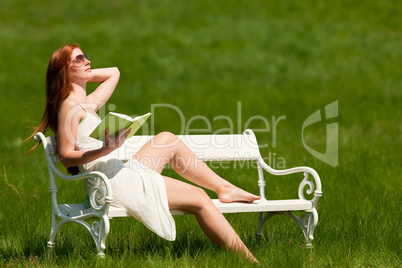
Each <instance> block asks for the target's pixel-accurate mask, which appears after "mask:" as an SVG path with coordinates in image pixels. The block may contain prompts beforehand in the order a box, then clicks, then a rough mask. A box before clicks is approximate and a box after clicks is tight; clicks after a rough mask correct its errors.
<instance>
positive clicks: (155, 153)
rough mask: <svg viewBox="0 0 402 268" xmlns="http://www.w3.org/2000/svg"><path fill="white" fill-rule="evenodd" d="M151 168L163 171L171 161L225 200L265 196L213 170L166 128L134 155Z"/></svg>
mask: <svg viewBox="0 0 402 268" xmlns="http://www.w3.org/2000/svg"><path fill="white" fill-rule="evenodd" d="M134 158H135V159H137V160H138V161H140V162H141V163H142V164H144V165H145V166H147V167H148V168H150V169H152V170H155V171H157V172H158V173H162V170H163V169H164V168H165V166H166V164H167V163H170V165H171V166H172V168H173V169H174V170H175V171H176V172H177V173H178V174H179V175H180V176H182V177H184V178H186V179H188V180H189V181H192V182H194V183H196V184H198V185H200V186H202V187H205V188H207V189H210V190H212V191H214V192H216V193H217V194H218V198H219V200H220V201H221V202H234V201H242V202H252V201H254V200H258V199H260V198H261V197H259V196H257V195H253V194H251V193H248V192H246V191H244V190H242V189H240V188H238V187H236V186H234V185H233V184H231V183H229V182H228V181H226V180H224V179H223V178H221V177H219V176H218V175H217V174H216V173H215V172H213V171H212V170H211V169H210V168H209V167H208V166H207V165H206V164H205V163H204V162H203V161H202V160H201V159H199V158H198V157H197V156H196V155H195V154H194V153H193V152H192V151H191V150H190V149H189V148H188V147H187V146H186V145H185V144H184V143H183V142H182V141H181V140H180V139H179V138H178V137H177V136H176V135H174V134H172V133H169V132H162V133H159V134H158V135H156V136H155V137H154V138H153V139H152V140H150V141H149V142H148V143H147V144H145V145H144V147H142V148H141V149H140V150H139V151H138V153H137V154H136V155H135V156H134Z"/></svg>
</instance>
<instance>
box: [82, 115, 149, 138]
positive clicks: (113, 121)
mask: <svg viewBox="0 0 402 268" xmlns="http://www.w3.org/2000/svg"><path fill="white" fill-rule="evenodd" d="M150 115H151V113H147V114H144V115H141V116H137V117H134V118H131V117H130V116H128V115H125V114H119V113H113V112H109V113H108V114H107V115H106V116H105V118H103V119H102V122H100V124H99V125H98V126H97V127H96V128H95V129H94V131H92V133H91V135H89V136H90V137H91V138H94V139H97V140H101V141H103V140H104V139H105V131H106V129H108V130H109V137H114V136H116V135H117V134H118V133H119V132H120V131H121V130H122V129H125V128H127V131H128V130H129V129H131V133H130V134H129V135H128V136H127V139H129V138H131V137H132V136H133V135H134V134H135V133H136V132H137V130H138V129H139V128H140V127H141V126H142V124H144V122H145V121H146V120H147V119H148V117H149V116H150Z"/></svg>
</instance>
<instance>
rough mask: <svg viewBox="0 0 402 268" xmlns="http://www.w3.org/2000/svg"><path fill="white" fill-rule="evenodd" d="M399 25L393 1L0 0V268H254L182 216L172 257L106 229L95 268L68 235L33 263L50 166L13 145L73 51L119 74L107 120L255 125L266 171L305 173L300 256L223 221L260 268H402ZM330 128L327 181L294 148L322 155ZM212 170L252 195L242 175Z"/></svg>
mask: <svg viewBox="0 0 402 268" xmlns="http://www.w3.org/2000/svg"><path fill="white" fill-rule="evenodd" d="M401 14H402V3H400V2H398V1H391V0H388V1H386V0H384V1H374V0H366V1H348V0H342V1H336V2H330V1H328V2H327V1H325V2H323V1H321V2H317V1H288V0H285V1H279V2H267V1H198V2H186V1H129V0H124V1H104V0H98V1H82V2H80V3H79V4H78V2H75V1H62V2H61V1H48V0H38V1H27V0H2V1H1V3H0V59H1V60H0V107H1V108H0V109H1V113H0V121H1V122H2V131H1V136H0V139H1V140H0V163H1V166H0V200H1V201H2V206H1V209H0V265H1V266H4V267H11V266H39V267H53V266H61V267H64V266H67V267H76V266H90V267H92V266H99V267H108V266H111V267H116V266H122V267H135V266H148V267H245V266H253V265H252V264H248V263H244V262H242V261H241V260H239V259H238V258H237V257H235V255H234V254H232V253H227V252H224V251H222V250H220V249H219V248H217V247H216V246H214V245H213V244H212V243H211V242H210V241H209V240H208V239H207V238H206V236H205V235H204V234H203V233H202V231H201V229H200V228H199V226H198V224H197V223H196V221H195V219H194V217H193V216H184V217H177V218H175V220H176V226H177V240H176V241H174V242H169V241H165V240H163V239H161V238H159V237H157V236H156V235H155V234H153V233H152V232H151V231H149V230H147V229H146V228H145V227H144V226H143V225H142V224H141V223H139V222H138V221H136V220H135V219H113V220H112V221H111V232H110V234H109V236H108V239H107V241H106V245H107V249H106V255H107V258H106V259H103V260H99V259H97V258H96V248H95V245H94V243H93V241H92V238H91V236H90V235H89V234H88V233H87V232H86V231H85V230H84V228H82V227H81V226H78V225H77V226H75V225H71V226H68V225H67V226H66V227H64V228H63V229H62V230H61V232H60V233H59V235H58V237H57V240H56V241H57V246H56V249H55V252H54V254H53V256H52V258H46V242H47V240H48V238H49V237H48V236H49V228H50V206H51V205H50V194H49V192H48V187H49V182H48V175H47V167H46V163H45V159H44V155H43V150H42V148H40V147H38V148H37V149H36V150H35V151H34V152H33V153H32V154H31V155H30V156H28V157H27V156H25V154H26V152H27V151H28V150H29V149H30V148H31V147H32V146H33V145H34V142H32V141H30V142H26V143H24V142H23V140H24V139H25V138H27V137H28V136H29V135H30V133H31V131H32V128H33V127H34V126H36V125H37V124H38V123H39V120H40V118H41V116H42V113H43V109H44V99H45V89H44V80H45V71H46V66H47V62H48V60H49V58H50V55H51V54H52V52H53V51H54V50H56V49H57V48H58V47H60V46H61V45H63V44H65V43H69V42H75V43H79V44H80V45H81V47H82V49H83V50H84V52H85V53H87V54H88V55H89V57H90V59H91V65H92V67H93V68H97V67H109V66H117V67H118V68H119V70H120V72H121V78H120V83H119V85H118V87H117V89H116V91H115V93H114V95H113V96H112V98H111V99H110V101H109V103H110V104H113V105H112V106H110V105H106V109H112V108H114V109H115V111H117V112H121V113H126V114H144V113H146V112H148V111H150V110H151V109H153V108H154V121H153V123H154V124H153V126H152V129H151V130H152V131H153V132H154V133H158V132H160V131H171V132H174V133H177V134H183V133H184V132H185V130H186V129H187V130H188V129H190V128H191V129H192V130H194V129H198V130H195V131H193V134H194V133H197V131H198V132H204V133H205V132H206V131H208V132H211V133H212V132H216V131H220V132H222V130H223V132H222V133H239V132H242V131H243V130H244V129H245V128H246V127H248V128H252V129H264V128H267V125H266V122H265V121H264V120H262V119H261V118H265V119H267V121H268V122H269V126H270V129H269V131H265V132H260V133H257V139H258V140H259V142H260V143H261V144H266V145H267V146H265V147H264V148H261V153H262V155H263V157H264V158H266V159H269V161H271V162H270V164H271V166H273V167H274V168H278V169H283V168H291V167H294V166H302V165H303V166H304V165H305V166H310V167H313V168H314V169H315V170H317V172H318V173H319V175H320V177H321V181H322V185H323V196H322V198H321V199H320V201H319V207H318V214H319V223H318V226H317V229H316V231H315V233H314V236H315V240H314V241H313V244H314V249H313V250H307V249H306V248H305V246H304V238H303V235H302V233H301V231H300V230H299V228H298V226H297V224H295V223H294V222H293V221H292V220H290V219H289V218H285V217H280V216H278V217H274V218H272V219H271V220H270V221H269V222H268V223H267V225H266V227H265V229H264V236H263V238H262V241H261V243H260V244H257V243H256V241H255V240H254V236H253V234H254V232H255V228H256V225H257V215H253V214H236V215H227V218H228V220H229V221H230V223H231V224H232V225H233V226H234V228H235V229H236V231H237V232H238V233H239V235H240V236H241V238H242V239H243V240H244V242H245V243H246V245H247V246H248V247H249V248H250V250H251V251H252V252H253V253H254V254H255V256H256V257H257V259H259V261H260V262H261V264H262V267H301V266H303V267H304V266H306V267H325V266H336V267H396V266H400V265H401V253H402V243H401V240H402V232H401V225H400V224H401V213H400V212H401V206H402V195H401V189H402V187H401V186H402V183H401V174H402V168H401V165H400V160H401V152H402V123H401V119H402V112H401V111H402V110H401V104H400V103H402V75H401V70H402V69H401V60H402V49H401V44H402V20H401ZM91 89H93V86H92V87H91ZM336 101H337V102H338V105H339V114H338V116H337V117H336V118H333V119H330V120H329V121H324V120H323V121H321V122H318V123H316V124H314V125H311V126H309V127H308V128H306V129H305V131H304V132H303V129H302V126H303V123H304V122H305V121H306V119H307V118H308V117H309V116H310V115H312V114H313V113H314V112H316V111H317V110H321V111H324V107H325V106H326V105H328V104H330V103H333V102H336ZM398 103H399V105H398ZM161 104H165V106H166V104H168V105H170V107H173V106H174V107H176V108H177V109H178V110H179V111H180V114H181V116H180V114H179V113H178V112H177V111H178V110H175V109H172V108H167V107H161ZM158 105H159V106H158ZM322 115H323V116H324V113H323V112H322ZM256 116H258V118H260V119H256V120H251V121H249V119H250V118H253V117H256ZM201 117H202V118H203V119H201ZM197 118H198V119H197ZM222 118H230V120H224V119H222ZM256 118H257V117H256ZM204 119H205V120H204ZM183 122H184V125H183ZM206 122H210V125H208V124H207V123H206ZM275 122H276V123H275ZM327 123H338V126H339V128H338V130H339V132H338V133H339V136H338V137H339V143H338V146H337V147H336V149H337V152H338V164H337V165H336V166H332V165H329V164H327V163H324V162H322V161H321V160H320V159H317V158H316V157H314V156H313V155H311V154H310V153H309V152H308V151H307V149H306V147H305V146H304V145H303V142H305V144H308V146H309V147H311V148H314V149H315V150H317V151H319V152H321V153H325V150H326V146H325V144H326V135H327V132H326V124H327ZM185 126H187V128H185ZM47 134H49V135H50V134H52V133H50V132H48V133H47ZM303 134H304V136H303V137H304V140H302V135H303ZM216 171H217V172H218V173H219V174H222V175H223V176H225V177H226V178H228V179H229V180H230V181H232V182H233V183H235V184H236V185H238V186H241V187H243V188H244V189H246V190H248V191H252V192H254V193H258V189H257V186H256V181H257V173H256V171H255V170H251V169H247V168H246V169H244V170H239V169H238V168H235V167H233V168H230V169H227V168H217V169H216ZM165 173H166V174H167V175H170V176H176V175H175V174H174V173H173V172H172V171H171V170H169V169H167V170H166V171H165ZM176 178H178V177H177V176H176ZM266 179H267V193H266V195H267V197H268V198H272V199H277V198H295V197H296V196H297V189H298V182H299V181H300V180H301V179H302V178H301V177H300V178H299V177H293V176H290V177H288V178H287V177H280V178H279V177H273V176H269V175H268V174H267V176H266ZM59 186H60V187H59V188H60V189H59V193H58V194H59V195H58V196H59V201H60V202H63V200H65V201H66V202H81V201H82V198H83V196H84V195H85V192H84V190H83V186H82V184H81V183H78V182H77V183H64V182H60V183H59ZM208 193H209V194H211V197H214V198H215V196H214V193H211V192H208Z"/></svg>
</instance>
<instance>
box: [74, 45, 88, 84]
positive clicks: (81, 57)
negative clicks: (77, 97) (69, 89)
mask: <svg viewBox="0 0 402 268" xmlns="http://www.w3.org/2000/svg"><path fill="white" fill-rule="evenodd" d="M90 64H91V61H90V60H89V59H88V57H87V56H86V55H85V54H84V53H83V52H82V51H81V49H79V48H75V49H74V50H73V53H72V54H71V58H70V68H71V80H72V81H71V82H73V83H78V84H81V83H86V82H88V81H89V80H91V79H92V78H93V77H94V76H93V74H92V70H91V65H90Z"/></svg>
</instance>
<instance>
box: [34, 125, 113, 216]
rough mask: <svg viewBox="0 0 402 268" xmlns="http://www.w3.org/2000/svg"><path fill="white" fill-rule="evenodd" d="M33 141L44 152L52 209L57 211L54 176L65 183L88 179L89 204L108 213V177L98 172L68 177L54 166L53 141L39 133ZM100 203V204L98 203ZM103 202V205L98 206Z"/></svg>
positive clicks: (110, 191) (111, 198) (110, 201)
mask: <svg viewBox="0 0 402 268" xmlns="http://www.w3.org/2000/svg"><path fill="white" fill-rule="evenodd" d="M34 139H35V140H36V141H38V142H42V144H43V148H44V150H45V155H46V160H47V166H48V169H49V177H50V189H49V190H50V192H51V193H52V203H53V207H54V208H56V209H58V203H57V197H56V193H57V186H56V181H55V175H56V176H57V177H59V178H61V179H63V180H66V181H77V180H83V179H88V180H89V182H90V183H91V184H92V187H91V189H90V191H89V192H88V196H89V202H90V206H91V208H92V209H94V210H95V211H98V212H102V213H106V214H107V212H108V211H109V206H110V205H111V203H112V202H113V197H112V196H113V193H112V186H111V185H110V181H109V179H108V177H107V176H106V175H105V174H103V173H102V172H99V171H91V172H85V173H81V174H78V175H68V174H64V173H63V172H61V171H60V170H59V169H58V168H57V167H56V165H55V161H56V160H57V159H58V157H57V154H55V151H56V150H55V147H56V144H55V142H56V141H55V140H52V139H48V138H46V137H45V136H44V135H43V134H42V133H41V132H38V133H37V134H36V135H35V136H34ZM99 201H100V202H99ZM103 201H104V204H101V205H99V204H100V203H102V202H103Z"/></svg>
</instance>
